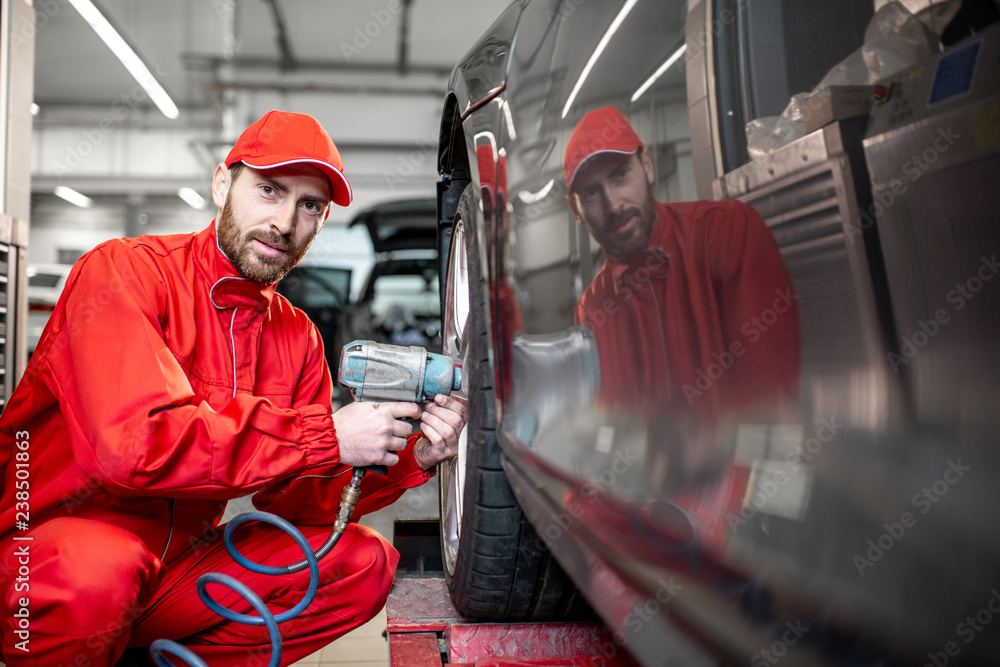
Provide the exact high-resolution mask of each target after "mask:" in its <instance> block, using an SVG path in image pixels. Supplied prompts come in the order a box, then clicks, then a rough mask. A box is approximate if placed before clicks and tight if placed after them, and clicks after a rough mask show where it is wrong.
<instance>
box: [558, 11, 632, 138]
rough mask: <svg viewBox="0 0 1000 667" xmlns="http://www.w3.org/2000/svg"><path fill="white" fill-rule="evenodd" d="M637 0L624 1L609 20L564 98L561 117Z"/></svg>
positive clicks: (566, 111)
mask: <svg viewBox="0 0 1000 667" xmlns="http://www.w3.org/2000/svg"><path fill="white" fill-rule="evenodd" d="M638 1H639V0H628V2H626V3H625V6H624V7H622V10H621V11H620V12H618V16H616V17H615V20H614V21H612V22H611V25H610V26H608V31H607V32H606V33H604V37H602V38H601V41H600V42H598V43H597V48H596V49H594V53H593V54H591V56H590V60H588V61H587V64H586V65H584V67H583V71H582V72H580V78H579V79H577V80H576V85H575V86H573V92H571V93H570V94H569V99H567V100H566V106H564V107H563V110H562V117H563V118H565V117H566V114H568V113H569V108H570V107H571V106H573V101H574V100H576V95H577V93H579V92H580V88H582V87H583V82H584V81H586V80H587V77H588V76H590V70H592V69H593V68H594V63H596V62H597V59H598V58H600V57H601V54H602V53H604V49H605V48H607V46H608V42H610V41H611V37H612V36H613V35H614V34H615V33H616V32H617V31H618V28H619V26H621V24H622V22H623V21H624V20H625V17H626V16H628V13H629V12H630V11H632V8H633V7H635V3H637V2H638Z"/></svg>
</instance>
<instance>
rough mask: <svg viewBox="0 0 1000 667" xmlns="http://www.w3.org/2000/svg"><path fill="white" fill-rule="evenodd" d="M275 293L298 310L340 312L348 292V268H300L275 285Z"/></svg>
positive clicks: (349, 277)
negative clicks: (322, 309)
mask: <svg viewBox="0 0 1000 667" xmlns="http://www.w3.org/2000/svg"><path fill="white" fill-rule="evenodd" d="M277 289H278V292H280V293H281V294H283V295H284V296H285V297H286V298H287V299H288V300H289V301H291V302H292V303H293V304H294V305H296V306H298V307H299V308H304V309H306V310H309V309H314V308H336V309H338V310H343V308H344V306H345V304H346V303H347V297H348V294H349V292H350V289H351V271H350V269H340V268H326V267H315V266H299V267H296V268H295V269H293V270H292V271H291V272H289V274H288V275H287V276H285V277H284V278H283V279H282V280H281V282H280V283H278V288H277Z"/></svg>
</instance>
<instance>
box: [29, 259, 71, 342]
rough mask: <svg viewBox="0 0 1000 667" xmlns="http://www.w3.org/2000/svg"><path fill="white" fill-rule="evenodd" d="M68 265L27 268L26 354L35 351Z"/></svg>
mask: <svg viewBox="0 0 1000 667" xmlns="http://www.w3.org/2000/svg"><path fill="white" fill-rule="evenodd" d="M71 268H73V267H72V265H70V264H31V265H29V266H28V327H27V340H28V354H29V355H30V354H31V353H32V352H34V351H35V346H36V345H37V344H38V339H39V338H41V336H42V331H43V330H44V329H45V325H46V324H48V321H49V317H50V316H51V315H52V311H53V310H54V309H55V307H56V302H57V301H59V295H60V294H62V291H63V287H64V286H65V285H66V278H67V276H69V270H70V269H71Z"/></svg>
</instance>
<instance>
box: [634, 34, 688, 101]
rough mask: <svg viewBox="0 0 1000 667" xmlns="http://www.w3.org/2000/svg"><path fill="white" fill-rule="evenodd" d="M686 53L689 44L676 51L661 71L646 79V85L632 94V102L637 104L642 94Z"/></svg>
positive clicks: (661, 66) (662, 66) (661, 67)
mask: <svg viewBox="0 0 1000 667" xmlns="http://www.w3.org/2000/svg"><path fill="white" fill-rule="evenodd" d="M685 51H687V44H683V45H681V48H679V49H677V50H676V51H674V53H673V55H671V56H670V57H669V58H667V60H666V61H665V62H664V63H663V64H662V65H660V69H658V70H656V71H655V72H653V76H651V77H649V78H648V79H646V83H644V84H642V85H641V86H639V90H637V91H635V92H634V93H633V94H632V100H631V101H632V102H635V101H636V100H637V99H639V98H640V97H642V94H643V93H644V92H646V91H647V90H649V87H650V86H652V85H653V84H654V83H656V80H657V79H659V78H660V77H661V76H663V73H664V72H666V71H667V70H668V69H670V66H671V65H673V64H674V63H675V62H677V61H678V60H680V57H681V56H683V55H684V52H685Z"/></svg>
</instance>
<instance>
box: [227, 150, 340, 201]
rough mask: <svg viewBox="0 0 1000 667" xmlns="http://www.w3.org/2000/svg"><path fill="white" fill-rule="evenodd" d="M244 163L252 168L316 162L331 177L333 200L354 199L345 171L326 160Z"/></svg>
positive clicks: (304, 159)
mask: <svg viewBox="0 0 1000 667" xmlns="http://www.w3.org/2000/svg"><path fill="white" fill-rule="evenodd" d="M243 164H245V165H246V166H248V167H250V168H251V169H259V170H263V169H274V168H276V167H284V166H286V165H289V164H314V165H316V166H317V167H319V168H320V170H321V171H322V172H323V173H324V174H326V177H327V178H328V179H330V188H331V190H332V191H333V198H332V199H331V201H332V202H333V203H334V204H336V205H337V206H348V205H349V204H350V203H351V202H352V201H354V191H353V190H352V189H351V184H350V182H348V180H347V177H346V176H344V172H342V171H341V170H339V169H337V168H336V167H334V166H333V165H332V164H330V163H329V162H324V161H323V160H315V159H312V158H295V159H290V160H278V161H276V162H273V163H271V164H253V163H250V162H247V161H246V160H243Z"/></svg>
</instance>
